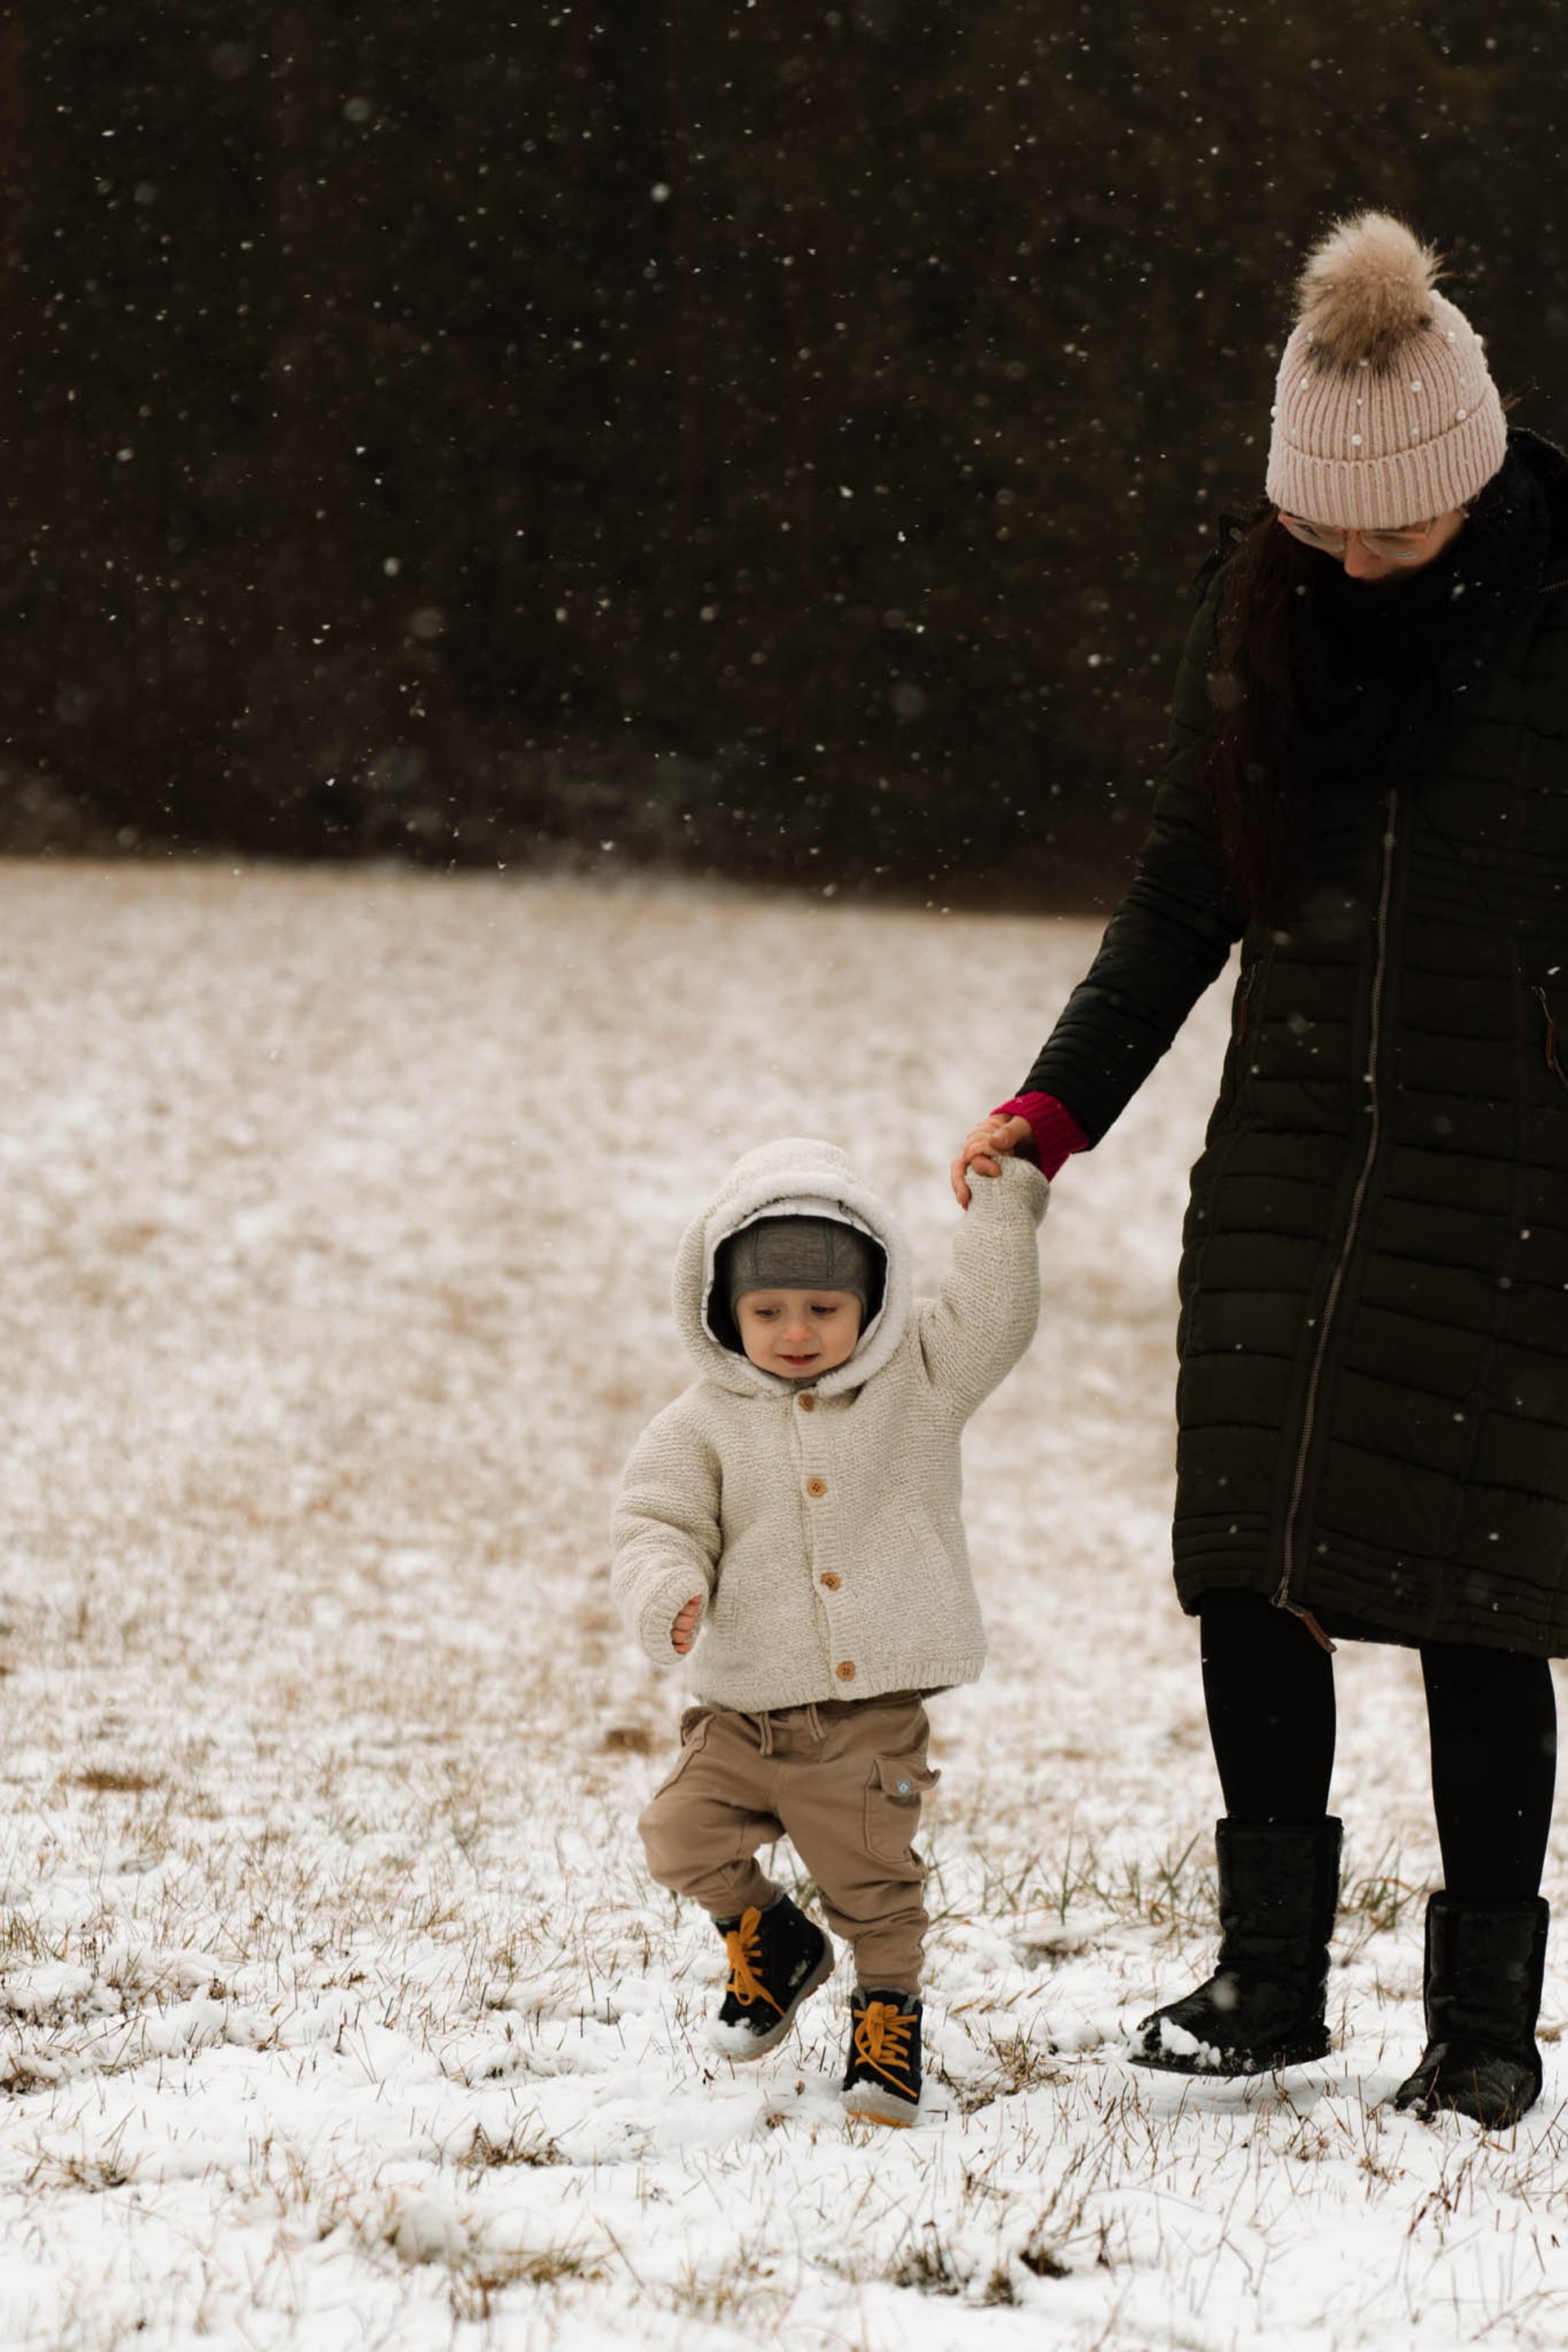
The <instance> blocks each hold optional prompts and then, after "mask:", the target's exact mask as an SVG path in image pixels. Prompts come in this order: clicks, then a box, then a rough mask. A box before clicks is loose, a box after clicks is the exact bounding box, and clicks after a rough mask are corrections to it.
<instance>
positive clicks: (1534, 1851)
mask: <svg viewBox="0 0 1568 2352" xmlns="http://www.w3.org/2000/svg"><path fill="white" fill-rule="evenodd" d="M1198 1622H1199V1625H1200V1628H1201V1632H1202V1637H1203V1665H1204V1698H1205V1703H1206V1705H1207V1707H1208V1718H1209V1736H1210V1738H1212V1739H1213V1741H1214V1752H1215V1763H1216V1764H1217V1765H1218V1767H1219V1779H1220V1786H1221V1788H1222V1789H1223V1790H1224V1791H1225V1804H1226V1812H1227V1813H1229V1814H1230V1815H1231V1816H1232V1818H1233V1819H1235V1820H1237V1821H1242V1822H1313V1821H1321V1819H1322V1817H1323V1815H1324V1814H1325V1813H1326V1812H1327V1811H1328V1809H1329V1779H1330V1775H1331V1772H1332V1770H1333V1763H1334V1665H1333V1660H1332V1659H1331V1657H1330V1655H1329V1654H1328V1652H1327V1651H1326V1650H1324V1649H1323V1648H1321V1646H1320V1644H1319V1643H1317V1642H1316V1641H1314V1640H1313V1638H1312V1635H1311V1634H1310V1633H1309V1632H1308V1630H1307V1628H1306V1626H1305V1625H1303V1624H1302V1622H1301V1621H1300V1618H1299V1617H1293V1616H1292V1615H1291V1614H1290V1612H1289V1611H1288V1610H1284V1609H1276V1608H1275V1607H1274V1606H1273V1605H1272V1603H1271V1602H1269V1601H1265V1600H1264V1599H1262V1597H1261V1596H1260V1595H1259V1594H1258V1593H1254V1592H1214V1593H1209V1594H1207V1595H1205V1598H1204V1600H1203V1601H1202V1602H1201V1603H1200V1604H1199V1611H1198ZM1420 1658H1421V1670H1422V1673H1423V1674H1424V1675H1425V1676H1426V1716H1427V1725H1428V1728H1429V1730H1430V1733H1431V1740H1432V1801H1433V1805H1434V1808H1435V1810H1436V1816H1437V1840H1438V1843H1439V1844H1440V1846H1441V1847H1442V1851H1443V1877H1444V1884H1445V1885H1446V1887H1447V1892H1448V1893H1449V1894H1450V1895H1456V1896H1458V1899H1459V1900H1460V1901H1461V1902H1466V1903H1523V1902H1526V1901H1528V1900H1529V1899H1530V1897H1531V1895H1536V1894H1537V1893H1539V1891H1540V1887H1541V1872H1542V1864H1543V1863H1544V1861H1545V1859H1546V1839H1547V1834H1548V1832H1549V1831H1550V1828H1551V1825H1552V1792H1553V1790H1554V1788H1555V1785H1556V1777H1557V1706H1556V1700H1555V1696H1554V1695H1553V1692H1552V1669H1551V1667H1550V1666H1549V1664H1547V1662H1546V1660H1545V1659H1544V1658H1526V1657H1521V1656H1519V1655H1518V1654H1516V1653H1515V1652H1513V1651H1511V1650H1483V1649H1479V1648H1478V1647H1477V1646H1476V1645H1475V1644H1473V1643H1459V1642H1423V1643H1421V1644H1420Z"/></svg>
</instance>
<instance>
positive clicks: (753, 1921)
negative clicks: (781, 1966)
mask: <svg viewBox="0 0 1568 2352" xmlns="http://www.w3.org/2000/svg"><path fill="white" fill-rule="evenodd" d="M762 1916H763V1915H762V1913H761V1912H760V1911H742V1914H741V1924H740V1926H739V1927H731V1930H730V1932H729V1934H728V1935H727V1936H726V1937H725V1938H724V1949H725V1950H726V1951H727V1952H728V1953H729V1955H730V1981H729V1983H728V1984H727V1985H726V1986H725V1988H724V1990H725V1991H726V1992H727V1993H733V1994H734V1996H735V1999H736V2000H738V2001H739V2002H740V2003H741V2005H742V2008H743V2009H750V2007H751V2005H752V2002H753V2001H754V2000H765V2001H766V2002H767V2005H768V2007H769V2008H770V2009H776V2010H777V2011H778V2013H779V2015H780V2016H781V2017H782V2016H783V2015H784V2007H783V2004H782V2003H781V2002H779V2001H776V2000H774V1999H773V1995H772V1993H771V1992H770V1991H769V1990H768V1989H767V1987H766V1985H765V1984H764V1983H763V1980H762V1979H761V1977H759V1976H758V1975H757V1973H756V1969H755V1963H756V1961H757V1960H758V1959H760V1958H761V1957H762V1939H761V1937H759V1936H758V1934H757V1929H758V1927H759V1926H760V1925H761V1923H762Z"/></svg>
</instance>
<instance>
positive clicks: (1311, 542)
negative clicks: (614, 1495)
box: [1279, 514, 1442, 563]
mask: <svg viewBox="0 0 1568 2352" xmlns="http://www.w3.org/2000/svg"><path fill="white" fill-rule="evenodd" d="M1279 520H1280V521H1281V522H1282V523H1283V524H1284V526H1285V528H1286V530H1288V531H1289V534H1290V536H1291V538H1292V539H1299V540H1300V542H1301V544H1302V546H1303V547H1315V548H1317V549H1318V550H1319V551H1320V553H1321V554H1323V555H1336V556H1341V555H1343V553H1344V551H1345V543H1346V541H1348V540H1352V539H1359V540H1360V541H1361V543H1362V545H1363V547H1364V548H1365V550H1366V551H1367V553H1368V554H1369V555H1379V556H1382V558H1383V559H1384V562H1388V563H1419V562H1420V561H1421V559H1422V557H1423V556H1424V555H1425V554H1426V542H1427V541H1428V540H1429V539H1430V538H1431V536H1432V533H1433V532H1434V531H1435V530H1436V528H1437V525H1438V523H1439V522H1440V521H1441V520H1442V517H1441V516H1440V515H1434V516H1433V517H1432V518H1431V520H1430V521H1427V522H1413V523H1408V524H1406V526H1405V529H1404V530H1337V529H1336V528H1335V526H1334V525H1333V524H1332V523H1327V522H1305V521H1303V520H1302V519H1301V517H1300V515H1289V514H1282V515H1281V516H1280V518H1279Z"/></svg>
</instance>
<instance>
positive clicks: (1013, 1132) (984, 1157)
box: [952, 1117, 1035, 1209]
mask: <svg viewBox="0 0 1568 2352" xmlns="http://www.w3.org/2000/svg"><path fill="white" fill-rule="evenodd" d="M1034 1133H1035V1130H1034V1129H1033V1128H1032V1127H1031V1126H1030V1125H1029V1122H1028V1120H1027V1119H1026V1118H994V1117H993V1118H983V1119H982V1120H981V1122H980V1124H979V1126H978V1127H974V1128H971V1129H970V1131H969V1133H968V1134H967V1135H966V1136H965V1137H964V1139H963V1150H962V1151H961V1152H960V1153H959V1155H958V1157H957V1159H956V1160H954V1161H953V1163H952V1197H953V1199H954V1200H955V1201H956V1202H958V1205H959V1207H960V1208H961V1209H967V1208H968V1206H969V1202H970V1191H969V1181H968V1180H969V1171H970V1170H971V1169H972V1168H973V1171H974V1172H975V1174H976V1175H977V1176H1000V1174H1001V1173H1002V1168H1001V1161H1002V1156H1003V1154H1004V1153H1005V1152H1008V1151H1016V1150H1017V1149H1018V1147H1019V1145H1020V1144H1025V1143H1032V1142H1033V1140H1034Z"/></svg>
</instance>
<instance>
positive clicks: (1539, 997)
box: [1531, 984, 1568, 1086]
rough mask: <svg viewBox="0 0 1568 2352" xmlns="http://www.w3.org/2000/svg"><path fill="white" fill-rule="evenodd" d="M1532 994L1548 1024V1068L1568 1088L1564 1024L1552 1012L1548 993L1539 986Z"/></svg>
mask: <svg viewBox="0 0 1568 2352" xmlns="http://www.w3.org/2000/svg"><path fill="white" fill-rule="evenodd" d="M1531 996H1533V997H1534V999H1535V1001H1536V1003H1538V1004H1539V1005H1540V1007H1541V1011H1542V1016H1543V1018H1544V1020H1545V1023H1546V1045H1545V1049H1544V1050H1545V1055H1546V1066H1547V1068H1548V1069H1549V1070H1550V1071H1551V1073H1552V1076H1553V1077H1554V1078H1557V1079H1559V1080H1561V1082H1562V1083H1563V1085H1564V1086H1568V1071H1564V1069H1563V1035H1562V1024H1561V1023H1560V1022H1559V1020H1558V1018H1557V1015H1556V1013H1553V1011H1552V999H1551V998H1550V997H1549V996H1548V995H1547V993H1546V991H1545V990H1544V989H1543V988H1542V987H1541V986H1540V985H1539V984H1537V985H1536V986H1535V987H1534V988H1532V989H1531Z"/></svg>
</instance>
